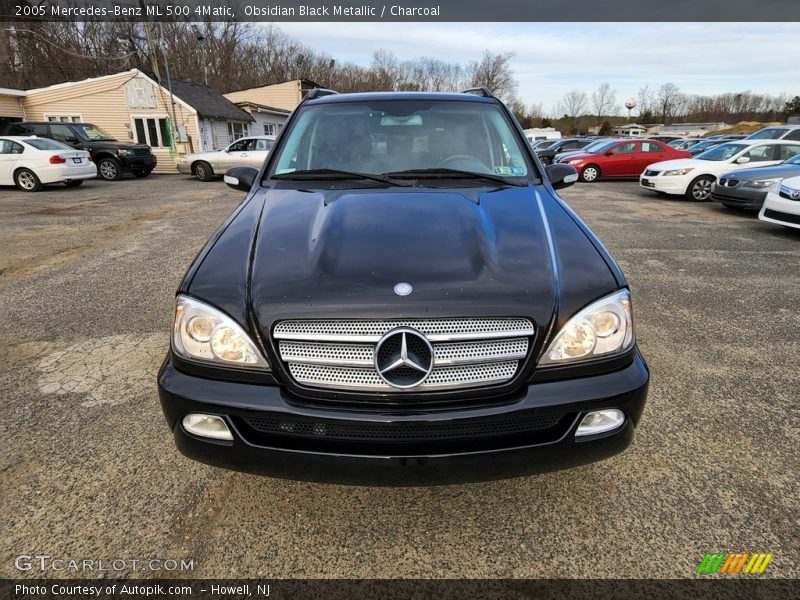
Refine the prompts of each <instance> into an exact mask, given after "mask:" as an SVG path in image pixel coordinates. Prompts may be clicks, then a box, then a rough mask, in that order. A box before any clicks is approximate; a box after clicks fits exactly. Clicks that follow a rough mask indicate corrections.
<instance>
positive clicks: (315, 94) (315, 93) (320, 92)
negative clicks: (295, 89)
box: [303, 88, 339, 102]
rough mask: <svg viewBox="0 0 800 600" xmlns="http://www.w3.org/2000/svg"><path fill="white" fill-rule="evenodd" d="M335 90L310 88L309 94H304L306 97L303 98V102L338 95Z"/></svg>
mask: <svg viewBox="0 0 800 600" xmlns="http://www.w3.org/2000/svg"><path fill="white" fill-rule="evenodd" d="M338 93H339V92H337V91H336V90H329V89H326V88H312V89H311V91H310V92H308V93H307V94H306V97H305V98H303V102H305V101H306V100H313V99H314V98H322V96H330V95H332V94H338Z"/></svg>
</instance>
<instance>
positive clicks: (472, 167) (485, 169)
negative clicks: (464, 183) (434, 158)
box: [438, 154, 492, 173]
mask: <svg viewBox="0 0 800 600" xmlns="http://www.w3.org/2000/svg"><path fill="white" fill-rule="evenodd" d="M453 163H455V164H453ZM438 166H439V167H441V168H443V169H447V168H451V169H462V170H464V171H475V172H477V173H491V172H492V170H491V169H490V168H489V166H488V165H486V163H484V162H483V161H482V160H481V159H479V158H477V157H476V156H472V155H471V154H454V155H453V156H448V157H447V158H445V159H443V160H442V161H441V162H439V165H438Z"/></svg>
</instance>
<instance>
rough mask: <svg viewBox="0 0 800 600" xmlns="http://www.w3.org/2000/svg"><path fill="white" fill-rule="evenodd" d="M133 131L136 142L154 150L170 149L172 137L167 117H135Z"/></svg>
mask: <svg viewBox="0 0 800 600" xmlns="http://www.w3.org/2000/svg"><path fill="white" fill-rule="evenodd" d="M133 130H134V132H135V134H136V141H137V142H138V143H140V144H147V145H148V146H151V147H153V148H169V146H170V136H169V126H168V125H167V119H166V117H155V118H146V117H134V118H133Z"/></svg>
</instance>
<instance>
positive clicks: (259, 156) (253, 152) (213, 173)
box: [178, 135, 275, 181]
mask: <svg viewBox="0 0 800 600" xmlns="http://www.w3.org/2000/svg"><path fill="white" fill-rule="evenodd" d="M273 144H275V136H273V135H258V136H252V137H245V138H241V139H239V140H236V141H235V142H233V143H232V144H230V145H229V146H227V147H225V148H223V149H222V150H212V151H209V152H195V153H193V154H187V155H186V156H183V157H182V158H181V161H180V163H178V171H180V172H181V173H183V174H185V175H194V176H195V177H197V179H199V180H200V181H211V180H212V179H213V178H214V177H221V176H222V175H224V174H225V171H227V170H228V169H230V168H233V167H253V168H254V169H259V168H261V165H262V164H264V160H265V159H266V158H267V156H268V155H269V151H270V150H272V146H273Z"/></svg>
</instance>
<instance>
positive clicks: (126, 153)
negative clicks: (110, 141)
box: [117, 148, 133, 156]
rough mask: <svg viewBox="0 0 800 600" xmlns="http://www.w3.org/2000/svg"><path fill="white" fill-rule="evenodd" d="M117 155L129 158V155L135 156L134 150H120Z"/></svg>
mask: <svg viewBox="0 0 800 600" xmlns="http://www.w3.org/2000/svg"><path fill="white" fill-rule="evenodd" d="M117 154H124V155H125V156H128V155H129V154H133V150H129V149H128V148H120V149H119V150H117Z"/></svg>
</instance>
